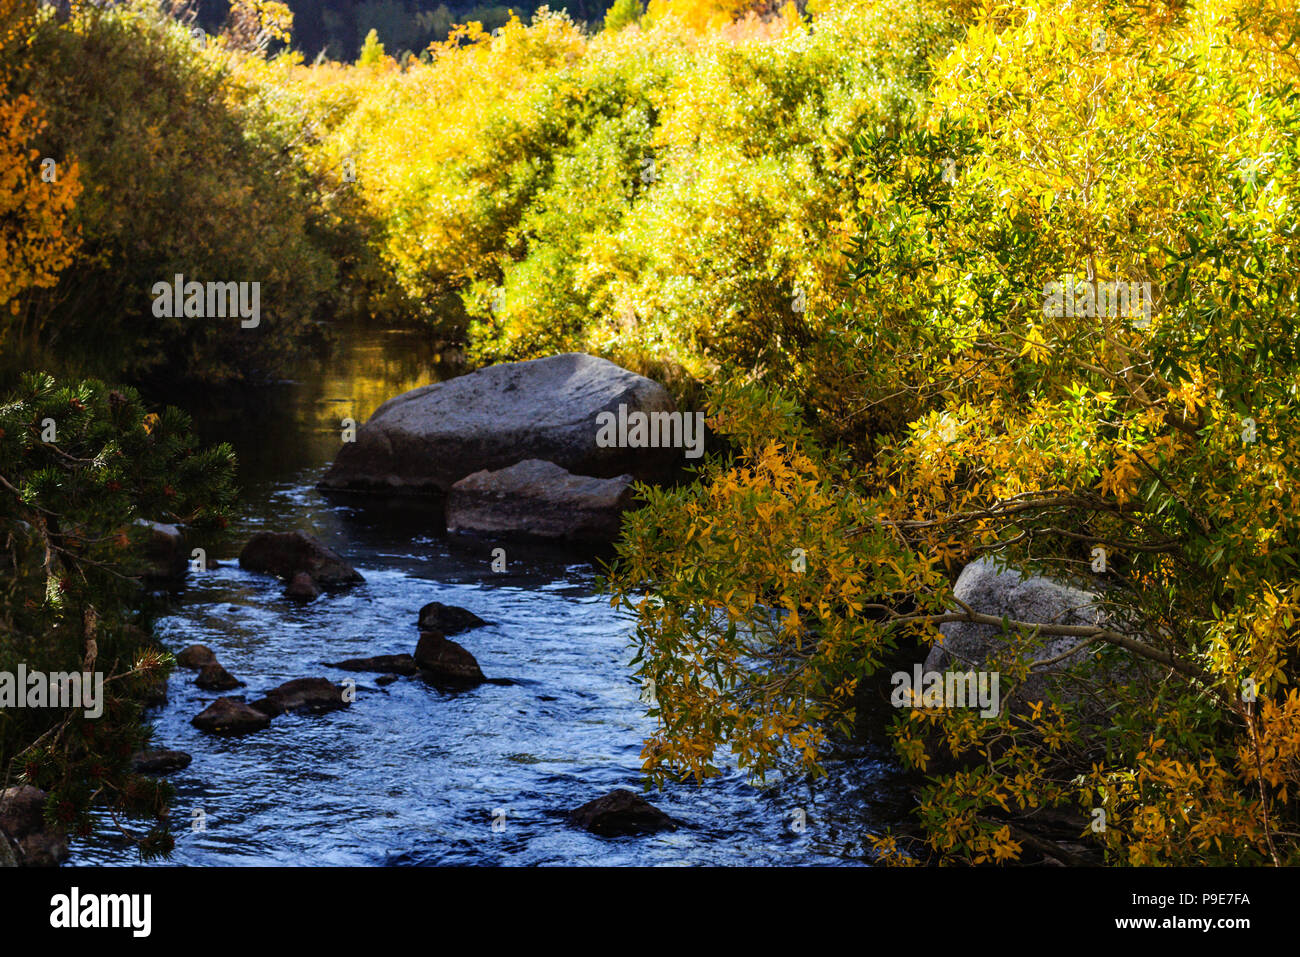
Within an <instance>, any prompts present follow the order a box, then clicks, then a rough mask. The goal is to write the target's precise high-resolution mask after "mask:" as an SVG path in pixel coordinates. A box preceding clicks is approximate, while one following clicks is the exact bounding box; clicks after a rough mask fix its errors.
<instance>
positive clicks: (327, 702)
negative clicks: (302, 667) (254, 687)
mask: <svg viewBox="0 0 1300 957" xmlns="http://www.w3.org/2000/svg"><path fill="white" fill-rule="evenodd" d="M343 692H344V686H343V685H336V684H334V683H333V682H332V681H330V680H329V679H328V678H295V679H293V680H292V681H286V682H285V683H284V684H282V685H280V686H279V687H278V688H272V689H271V690H270V691H268V692H267V693H266V697H264V698H261V699H259V700H257V701H254V702H253V703H252V705H251V707H252V708H253V709H254V710H256V711H260V712H262V713H263V714H266V715H269V716H270V717H275V716H276V715H281V714H284V713H285V712H287V711H295V712H307V713H310V714H323V713H324V712H326V711H338V710H340V709H342V708H346V707H348V706H349V705H350V704H351V702H350V701H345V700H344V699H343Z"/></svg>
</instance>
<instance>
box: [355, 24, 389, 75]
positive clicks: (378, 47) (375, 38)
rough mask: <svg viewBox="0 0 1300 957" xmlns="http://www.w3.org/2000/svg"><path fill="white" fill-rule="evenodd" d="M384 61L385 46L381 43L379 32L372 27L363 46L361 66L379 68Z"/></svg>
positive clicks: (359, 60) (360, 59) (358, 61)
mask: <svg viewBox="0 0 1300 957" xmlns="http://www.w3.org/2000/svg"><path fill="white" fill-rule="evenodd" d="M383 60H384V45H383V44H382V43H380V42H379V31H378V30H376V29H374V28H373V27H371V29H370V32H369V33H367V34H366V42H365V43H363V44H362V45H361V56H360V58H359V59H358V60H357V63H358V64H359V65H360V66H379V64H380V63H382V62H383Z"/></svg>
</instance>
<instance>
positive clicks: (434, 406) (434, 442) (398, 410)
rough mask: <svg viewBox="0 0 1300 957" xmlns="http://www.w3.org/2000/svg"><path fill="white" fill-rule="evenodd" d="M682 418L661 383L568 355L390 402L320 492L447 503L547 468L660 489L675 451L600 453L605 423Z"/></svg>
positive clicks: (341, 456) (484, 372)
mask: <svg viewBox="0 0 1300 957" xmlns="http://www.w3.org/2000/svg"><path fill="white" fill-rule="evenodd" d="M620 405H622V406H625V407H626V409H627V412H628V413H629V414H630V413H632V412H644V413H647V414H649V413H654V412H672V411H675V407H674V404H673V400H672V397H671V396H670V395H669V394H668V392H667V390H666V389H664V388H663V386H661V385H659V384H658V383H655V382H652V381H651V380H649V379H647V378H644V377H643V376H639V375H636V374H635V373H632V372H629V371H628V370H626V369H623V368H621V367H619V366H617V365H615V364H614V363H612V362H609V361H607V360H605V359H599V358H596V357H595V356H589V355H584V354H582V353H577V352H570V353H565V354H563V355H557V356H549V357H547V358H545V359H533V360H531V361H528V362H509V363H503V364H501V365H494V366H489V367H488V368H486V369H480V370H479V371H477V372H472V373H470V374H468V375H463V376H460V377H458V378H455V379H450V380H448V381H446V382H438V383H435V384H433V385H427V386H422V387H421V388H418V389H413V390H411V391H410V392H405V393H403V394H402V395H399V396H397V397H395V398H392V399H389V400H388V401H387V402H385V403H384V404H383V405H381V406H380V407H379V408H378V409H376V410H375V413H374V415H372V416H371V417H370V419H369V420H368V421H367V422H366V424H365V425H363V426H362V427H361V428H360V429H359V430H358V431H357V434H356V441H354V442H348V443H345V444H344V445H343V447H342V448H341V449H340V450H339V453H338V455H337V456H336V457H335V459H334V463H333V465H331V466H330V468H329V471H327V472H326V473H325V477H324V478H323V479H322V480H321V483H320V484H321V487H322V488H328V489H352V490H360V491H383V492H405V493H424V494H439V495H445V494H446V493H447V492H449V491H450V490H451V487H452V486H453V485H455V484H456V482H457V481H459V480H460V479H462V478H464V477H465V476H466V475H469V474H471V473H473V472H480V471H492V470H495V469H501V468H505V467H506V466H509V465H514V464H515V463H516V462H519V461H522V460H523V459H546V460H548V461H551V462H555V463H556V464H557V465H559V466H561V467H562V468H565V469H567V470H569V471H571V472H575V473H578V474H581V475H594V476H597V477H602V478H607V477H611V476H615V475H622V474H624V473H629V474H631V475H634V476H636V477H637V478H639V479H643V480H645V481H656V480H658V479H661V478H663V477H664V476H666V475H667V473H668V472H670V471H671V468H672V466H673V464H674V463H675V462H676V461H677V459H678V457H679V456H680V455H681V452H680V450H677V449H671V448H617V447H610V448H602V447H601V446H600V445H598V444H597V441H596V439H597V434H598V432H599V427H598V424H597V416H598V415H599V414H600V413H602V412H612V413H617V411H618V408H619V406H620Z"/></svg>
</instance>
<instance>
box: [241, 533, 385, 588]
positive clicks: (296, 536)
mask: <svg viewBox="0 0 1300 957" xmlns="http://www.w3.org/2000/svg"><path fill="white" fill-rule="evenodd" d="M239 567H240V568H244V569H247V570H248V571H250V572H263V573H266V574H270V575H275V576H277V577H279V578H283V579H284V580H285V581H292V580H293V578H294V576H295V575H297V574H298V573H299V572H305V573H306V574H307V575H308V576H309V577H310V578H311V580H312V581H313V582H315V583H316V584H317V585H350V584H355V583H356V582H361V581H365V579H364V578H362V577H361V575H360V574H359V573H358V572H357V570H356V569H355V568H353V567H352V566H351V565H349V564H348V563H347V562H345V561H344V560H343V557H342V556H341V555H339V553H338V552H336V551H334V550H333V549H332V548H329V547H328V546H326V545H325V543H323V542H322V541H320V540H319V539H318V538H316V537H314V536H312V535H308V534H307V533H306V532H301V531H299V532H258V533H257V534H256V535H254V536H253V537H252V538H251V539H249V541H248V544H247V545H245V546H244V550H243V551H242V552H240V553H239Z"/></svg>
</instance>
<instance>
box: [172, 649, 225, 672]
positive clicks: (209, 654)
mask: <svg viewBox="0 0 1300 957" xmlns="http://www.w3.org/2000/svg"><path fill="white" fill-rule="evenodd" d="M176 663H177V664H178V665H180V666H181V667H182V668H192V669H194V670H196V671H197V670H199V669H201V668H203V667H204V666H205V665H215V664H216V663H217V656H216V653H215V652H213V650H212V649H211V648H209V647H208V646H207V645H190V646H189V647H188V648H186V649H185V650H184V651H181V652H178V653H177V655H176Z"/></svg>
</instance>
